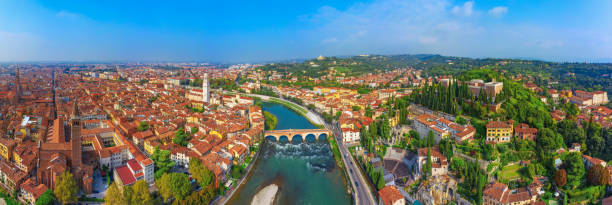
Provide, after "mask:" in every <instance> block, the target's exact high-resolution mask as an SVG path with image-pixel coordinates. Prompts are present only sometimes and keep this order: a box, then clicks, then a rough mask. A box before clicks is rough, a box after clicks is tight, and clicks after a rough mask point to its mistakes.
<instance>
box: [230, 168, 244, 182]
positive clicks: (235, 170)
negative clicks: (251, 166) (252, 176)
mask: <svg viewBox="0 0 612 205" xmlns="http://www.w3.org/2000/svg"><path fill="white" fill-rule="evenodd" d="M242 172H244V169H243V168H242V166H240V165H235V166H232V172H231V173H232V178H234V179H238V178H240V176H242Z"/></svg>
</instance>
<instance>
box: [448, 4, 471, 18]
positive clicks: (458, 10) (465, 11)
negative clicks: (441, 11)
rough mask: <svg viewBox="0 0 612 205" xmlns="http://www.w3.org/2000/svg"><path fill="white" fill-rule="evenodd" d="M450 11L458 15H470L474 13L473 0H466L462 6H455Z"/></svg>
mask: <svg viewBox="0 0 612 205" xmlns="http://www.w3.org/2000/svg"><path fill="white" fill-rule="evenodd" d="M451 12H452V13H453V14H455V15H458V16H472V14H473V13H474V1H466V2H465V3H463V6H455V7H453V9H451Z"/></svg>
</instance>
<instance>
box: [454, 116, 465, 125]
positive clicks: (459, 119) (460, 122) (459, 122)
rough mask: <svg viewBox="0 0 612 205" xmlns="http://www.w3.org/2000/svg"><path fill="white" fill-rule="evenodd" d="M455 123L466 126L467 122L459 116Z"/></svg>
mask: <svg viewBox="0 0 612 205" xmlns="http://www.w3.org/2000/svg"><path fill="white" fill-rule="evenodd" d="M455 122H456V123H458V124H460V125H465V124H467V120H466V119H465V118H463V117H461V116H458V117H457V119H455Z"/></svg>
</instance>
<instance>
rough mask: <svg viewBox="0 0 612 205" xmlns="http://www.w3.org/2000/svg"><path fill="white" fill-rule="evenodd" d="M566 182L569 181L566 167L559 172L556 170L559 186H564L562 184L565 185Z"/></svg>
mask: <svg viewBox="0 0 612 205" xmlns="http://www.w3.org/2000/svg"><path fill="white" fill-rule="evenodd" d="M566 183H567V173H566V172H565V169H559V170H557V172H555V184H556V185H557V186H558V187H562V186H565V184H566Z"/></svg>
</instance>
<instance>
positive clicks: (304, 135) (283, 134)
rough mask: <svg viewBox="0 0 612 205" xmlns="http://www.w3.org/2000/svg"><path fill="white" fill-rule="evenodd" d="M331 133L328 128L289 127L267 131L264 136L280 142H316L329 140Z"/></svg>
mask: <svg viewBox="0 0 612 205" xmlns="http://www.w3.org/2000/svg"><path fill="white" fill-rule="evenodd" d="M331 133H332V132H331V131H329V130H327V129H288V130H270V131H266V132H265V133H264V136H266V139H269V140H272V141H279V142H304V141H305V142H314V141H317V140H319V141H325V140H327V137H329V136H330V135H331Z"/></svg>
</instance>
